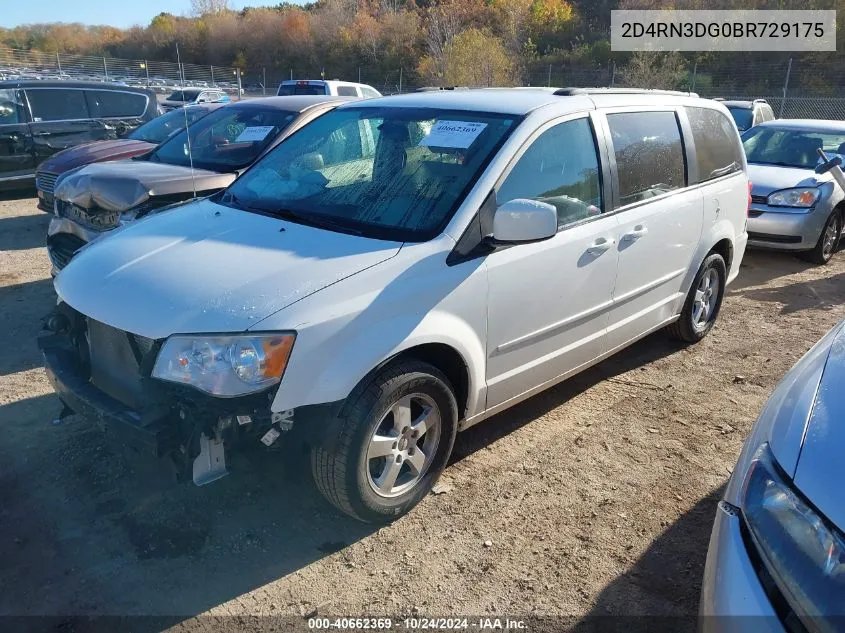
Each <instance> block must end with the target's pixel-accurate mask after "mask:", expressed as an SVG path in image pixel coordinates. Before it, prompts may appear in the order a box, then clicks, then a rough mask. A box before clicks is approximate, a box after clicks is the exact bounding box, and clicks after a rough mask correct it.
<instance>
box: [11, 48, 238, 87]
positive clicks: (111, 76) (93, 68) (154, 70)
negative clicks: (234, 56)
mask: <svg viewBox="0 0 845 633" xmlns="http://www.w3.org/2000/svg"><path fill="white" fill-rule="evenodd" d="M239 78H240V76H239V72H238V71H237V70H236V69H235V68H229V67H226V66H210V65H209V66H203V65H197V64H181V66H180V65H179V64H178V63H175V62H166V61H156V60H145V59H118V58H114V57H93V56H89V55H69V54H64V53H42V52H40V51H25V50H16V49H9V48H2V47H0V79H34V80H65V79H76V80H82V81H109V82H120V83H125V84H127V85H130V86H138V87H148V88H150V89H151V90H154V91H155V92H157V93H160V94H165V93H170V92H172V91H173V90H174V89H176V88H178V87H180V86H182V85H183V84H184V85H185V87H188V86H191V87H197V88H207V87H216V88H222V89H223V90H226V91H227V92H230V93H231V94H233V95H236V94H238V80H239Z"/></svg>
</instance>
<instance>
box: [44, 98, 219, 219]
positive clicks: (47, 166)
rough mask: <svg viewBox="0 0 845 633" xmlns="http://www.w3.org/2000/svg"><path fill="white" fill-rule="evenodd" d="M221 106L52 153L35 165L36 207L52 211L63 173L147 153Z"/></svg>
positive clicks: (183, 113) (201, 108) (200, 107)
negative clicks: (120, 135) (113, 137)
mask: <svg viewBox="0 0 845 633" xmlns="http://www.w3.org/2000/svg"><path fill="white" fill-rule="evenodd" d="M222 105H223V104H222V103H207V104H204V105H197V106H191V107H188V108H183V109H182V110H179V111H173V112H168V113H167V114H163V115H162V116H159V117H156V118H155V119H153V120H151V121H148V122H147V123H145V124H144V125H141V126H139V127H137V128H135V129H134V130H131V131H127V132H128V133H125V134H124V135H123V136H122V137H121V138H116V139H109V140H106V141H94V142H93V143H85V144H83V145H77V146H75V147H71V148H69V149H66V150H63V151H61V152H58V153H56V154H53V155H52V156H51V157H50V158H48V159H47V160H45V161H44V162H43V163H41V164H40V165H39V166H38V171H37V172H36V174H35V186H36V188H37V189H38V208H39V209H41V210H42V211H47V212H48V213H53V203H54V199H53V191H54V189H55V186H56V181H57V180H58V179H59V178H60V177H61V176H62V174H64V173H66V172H68V171H70V170H71V169H76V168H77V167H84V166H85V165H90V164H91V163H103V162H106V161H112V160H123V159H126V158H134V157H135V156H141V155H143V154H146V153H147V152H150V151H152V150H153V149H155V147H156V145H158V144H159V143H162V142H163V141H165V140H166V139H168V138H170V137H171V136H173V134H175V133H176V132H180V131H181V130H184V129H185V126H186V125H193V124H194V123H195V122H196V121H198V120H199V119H201V118H202V117H204V116H205V115H206V114H208V113H209V112H212V111H213V110H216V109H217V108H219V107H221V106H222Z"/></svg>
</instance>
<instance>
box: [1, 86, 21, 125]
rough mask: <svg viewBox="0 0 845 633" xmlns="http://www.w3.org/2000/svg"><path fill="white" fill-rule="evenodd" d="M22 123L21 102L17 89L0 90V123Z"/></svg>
mask: <svg viewBox="0 0 845 633" xmlns="http://www.w3.org/2000/svg"><path fill="white" fill-rule="evenodd" d="M15 123H23V104H22V103H21V100H20V99H19V98H18V91H17V90H0V125H14V124H15Z"/></svg>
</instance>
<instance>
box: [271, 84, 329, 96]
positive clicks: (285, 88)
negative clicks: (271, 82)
mask: <svg viewBox="0 0 845 633" xmlns="http://www.w3.org/2000/svg"><path fill="white" fill-rule="evenodd" d="M324 94H327V90H326V86H325V85H324V84H319V85H315V86H312V85H309V84H302V85H299V84H282V85H281V86H279V92H278V96H279V97H290V96H291V95H324Z"/></svg>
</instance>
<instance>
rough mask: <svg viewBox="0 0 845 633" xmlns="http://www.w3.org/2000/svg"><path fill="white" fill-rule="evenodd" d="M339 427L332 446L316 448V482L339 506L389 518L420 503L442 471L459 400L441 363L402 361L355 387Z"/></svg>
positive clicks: (372, 519) (371, 518) (367, 517)
mask: <svg viewBox="0 0 845 633" xmlns="http://www.w3.org/2000/svg"><path fill="white" fill-rule="evenodd" d="M339 428H340V437H339V438H338V439H337V441H336V442H335V444H334V445H333V446H332V447H331V448H324V447H315V448H312V450H311V472H312V474H313V476H314V482H315V483H316V484H317V488H318V489H319V490H320V492H321V493H322V494H323V496H324V497H325V498H326V499H327V500H328V501H329V502H330V503H332V504H333V505H334V506H335V507H337V508H338V509H339V510H340V511H342V512H344V513H346V514H348V515H350V516H352V517H354V518H356V519H358V520H360V521H364V522H367V523H387V522H390V521H394V520H396V519H398V518H399V517H400V516H402V515H403V514H405V513H407V512H409V511H410V510H411V509H412V508H413V507H414V506H415V505H417V503H419V502H420V501H421V500H422V499H423V497H425V496H426V495H427V494H428V492H429V491H430V490H431V488H432V487H433V486H434V484H435V483H436V481H437V478H438V477H439V476H440V473H441V472H443V469H444V468H445V467H446V464H447V463H448V460H449V456H450V455H451V453H452V446H453V445H454V443H455V434H456V432H457V428H458V405H457V402H456V400H455V395H454V390H453V389H452V386H451V384H450V383H449V380H448V379H447V378H446V376H444V375H443V374H442V373H441V372H440V371H439V370H438V369H437V368H436V367H433V366H432V365H429V364H428V363H423V362H421V361H417V360H411V359H409V360H398V361H396V362H393V363H390V364H389V365H387V366H386V367H384V368H383V369H381V370H380V371H379V372H378V373H377V374H376V375H375V376H374V377H373V378H372V379H370V380H369V381H368V382H367V383H365V384H362V385H361V386H359V387H358V388H357V389H356V390H355V391H353V393H352V395H350V399H349V402H348V403H347V405H346V406H345V407H344V410H343V412H342V413H341V419H340V425H339Z"/></svg>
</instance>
